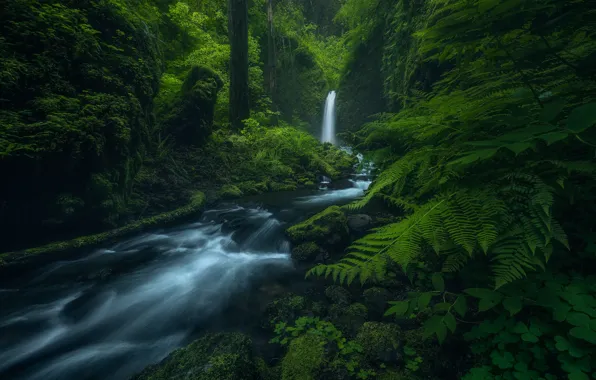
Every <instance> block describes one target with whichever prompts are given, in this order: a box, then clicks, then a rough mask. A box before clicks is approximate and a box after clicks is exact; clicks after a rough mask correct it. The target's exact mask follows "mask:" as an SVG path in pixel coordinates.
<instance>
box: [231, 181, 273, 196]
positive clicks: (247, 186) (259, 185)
mask: <svg viewBox="0 0 596 380" xmlns="http://www.w3.org/2000/svg"><path fill="white" fill-rule="evenodd" d="M238 189H240V191H242V193H244V194H246V195H254V194H262V193H265V192H267V191H268V190H269V189H268V187H267V183H265V182H256V181H244V182H241V183H239V184H238Z"/></svg>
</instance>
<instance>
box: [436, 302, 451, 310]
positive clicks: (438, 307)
mask: <svg viewBox="0 0 596 380" xmlns="http://www.w3.org/2000/svg"><path fill="white" fill-rule="evenodd" d="M449 309H451V304H450V303H449V302H441V303H438V304H436V305H435V306H434V311H448V310H449Z"/></svg>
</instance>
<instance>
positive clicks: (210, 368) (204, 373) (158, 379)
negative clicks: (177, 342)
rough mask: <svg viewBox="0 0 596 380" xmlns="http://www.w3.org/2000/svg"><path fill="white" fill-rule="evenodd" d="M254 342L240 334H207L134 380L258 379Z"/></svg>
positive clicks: (149, 368)
mask: <svg viewBox="0 0 596 380" xmlns="http://www.w3.org/2000/svg"><path fill="white" fill-rule="evenodd" d="M258 378H259V377H258V371H257V366H256V364H255V358H254V357H253V351H252V342H251V340H250V338H249V337H247V336H246V335H244V334H240V333H219V334H208V335H206V336H204V337H202V338H200V339H198V340H196V341H194V342H193V343H191V344H190V345H188V346H186V347H184V348H180V349H178V350H176V351H174V352H172V353H171V354H170V355H169V356H168V357H167V358H166V359H164V360H163V361H162V362H161V363H159V364H156V365H153V366H150V367H148V368H146V369H145V370H143V371H142V372H141V373H140V374H139V375H137V376H135V377H134V378H133V380H170V379H186V380H257V379H258Z"/></svg>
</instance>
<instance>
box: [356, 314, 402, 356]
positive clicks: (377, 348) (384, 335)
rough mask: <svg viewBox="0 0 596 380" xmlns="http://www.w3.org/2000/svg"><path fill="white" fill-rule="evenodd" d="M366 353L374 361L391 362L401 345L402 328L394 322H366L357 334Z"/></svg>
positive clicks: (357, 338)
mask: <svg viewBox="0 0 596 380" xmlns="http://www.w3.org/2000/svg"><path fill="white" fill-rule="evenodd" d="M356 341H357V342H358V343H359V344H360V345H361V346H362V348H363V349H364V354H365V355H366V356H367V357H368V358H369V359H370V360H372V361H381V362H391V361H394V360H395V359H396V356H397V354H398V348H399V346H400V329H399V326H398V325H396V324H393V323H380V322H366V323H365V324H363V325H362V327H361V328H360V330H359V331H358V335H357V336H356Z"/></svg>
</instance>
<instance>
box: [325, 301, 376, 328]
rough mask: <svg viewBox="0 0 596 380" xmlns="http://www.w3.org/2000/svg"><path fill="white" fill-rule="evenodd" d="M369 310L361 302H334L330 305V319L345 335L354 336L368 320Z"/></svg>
mask: <svg viewBox="0 0 596 380" xmlns="http://www.w3.org/2000/svg"><path fill="white" fill-rule="evenodd" d="M367 316H368V310H367V309H366V306H364V305H363V304H361V303H353V304H350V305H347V306H345V305H338V304H333V305H331V306H330V307H329V315H328V318H329V320H330V321H331V322H332V323H333V324H334V325H335V326H336V327H337V328H338V329H339V330H340V331H341V332H343V333H344V334H345V335H347V336H354V335H355V334H356V332H357V331H358V329H359V328H360V326H362V324H364V323H365V322H366V320H367Z"/></svg>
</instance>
